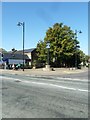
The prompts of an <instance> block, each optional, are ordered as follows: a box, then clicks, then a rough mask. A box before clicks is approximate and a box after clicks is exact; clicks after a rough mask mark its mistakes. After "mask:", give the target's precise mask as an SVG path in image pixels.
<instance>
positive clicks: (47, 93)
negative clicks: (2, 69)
mask: <svg viewBox="0 0 90 120" xmlns="http://www.w3.org/2000/svg"><path fill="white" fill-rule="evenodd" d="M0 78H1V79H0V82H2V88H0V92H1V89H2V117H3V118H88V92H90V91H88V80H87V78H84V79H82V78H80V77H78V78H75V76H74V77H73V75H72V76H71V78H70V77H68V76H66V77H64V76H62V77H60V76H58V77H56V76H43V77H42V76H31V75H17V74H16V75H15V74H6V73H3V74H2V75H0Z"/></svg>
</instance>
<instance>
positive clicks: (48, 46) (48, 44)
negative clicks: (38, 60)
mask: <svg viewBox="0 0 90 120" xmlns="http://www.w3.org/2000/svg"><path fill="white" fill-rule="evenodd" d="M46 48H47V49H48V52H47V64H48V65H49V48H50V42H49V41H48V42H47V47H46Z"/></svg>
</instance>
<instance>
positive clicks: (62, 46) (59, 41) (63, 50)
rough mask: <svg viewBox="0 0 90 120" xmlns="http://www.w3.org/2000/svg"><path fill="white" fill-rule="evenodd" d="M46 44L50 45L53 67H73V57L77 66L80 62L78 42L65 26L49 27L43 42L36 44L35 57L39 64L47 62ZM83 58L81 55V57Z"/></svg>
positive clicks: (58, 24) (59, 24) (60, 24)
mask: <svg viewBox="0 0 90 120" xmlns="http://www.w3.org/2000/svg"><path fill="white" fill-rule="evenodd" d="M47 42H49V43H50V49H49V55H50V64H51V65H55V66H59V67H60V66H67V67H69V66H74V65H75V56H76V54H77V56H78V64H79V63H80V62H81V59H82V58H80V55H82V52H81V51H80V50H79V47H80V46H79V41H78V40H77V39H76V37H75V33H74V32H73V31H72V30H71V28H70V27H68V26H67V25H63V23H56V24H54V25H53V27H49V29H48V30H47V32H46V36H45V38H44V41H42V40H41V41H39V42H38V44H37V49H36V51H37V56H38V60H39V61H41V62H46V61H47V48H46V46H47ZM82 57H83V55H82Z"/></svg>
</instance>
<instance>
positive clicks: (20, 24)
mask: <svg viewBox="0 0 90 120" xmlns="http://www.w3.org/2000/svg"><path fill="white" fill-rule="evenodd" d="M17 26H22V27H23V29H22V32H23V71H24V38H25V22H18V24H17Z"/></svg>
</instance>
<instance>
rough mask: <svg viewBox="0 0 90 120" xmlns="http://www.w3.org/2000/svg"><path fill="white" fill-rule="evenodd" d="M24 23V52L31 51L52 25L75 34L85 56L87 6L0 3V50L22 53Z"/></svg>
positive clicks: (67, 3) (49, 3) (81, 3)
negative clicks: (59, 24) (0, 29)
mask: <svg viewBox="0 0 90 120" xmlns="http://www.w3.org/2000/svg"><path fill="white" fill-rule="evenodd" d="M18 22H25V49H30V48H35V47H36V45H37V43H38V41H39V40H43V39H44V37H45V33H46V31H47V29H48V28H49V27H52V26H53V25H54V24H55V23H63V24H64V25H67V26H70V27H71V29H72V30H73V31H75V30H77V31H79V30H81V31H82V34H79V33H78V40H79V42H80V49H81V50H83V51H84V53H86V54H88V2H2V46H1V45H0V47H3V48H4V49H6V50H7V51H8V50H11V49H12V48H15V49H17V50H20V49H22V26H17V23H18Z"/></svg>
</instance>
